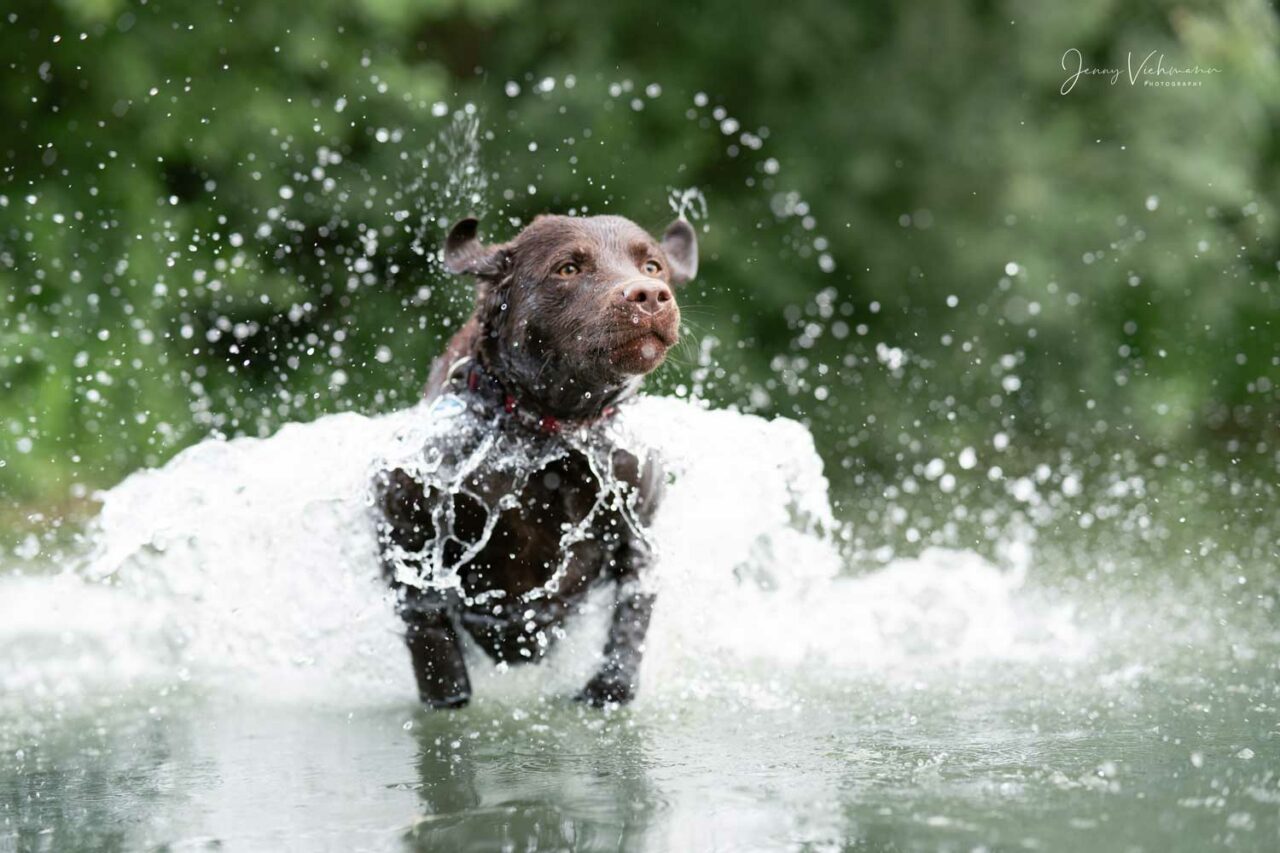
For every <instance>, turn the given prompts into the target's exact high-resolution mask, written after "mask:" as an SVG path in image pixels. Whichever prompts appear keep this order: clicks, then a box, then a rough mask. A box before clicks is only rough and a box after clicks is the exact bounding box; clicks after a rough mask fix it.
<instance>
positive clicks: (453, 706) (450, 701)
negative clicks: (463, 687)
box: [418, 693, 471, 711]
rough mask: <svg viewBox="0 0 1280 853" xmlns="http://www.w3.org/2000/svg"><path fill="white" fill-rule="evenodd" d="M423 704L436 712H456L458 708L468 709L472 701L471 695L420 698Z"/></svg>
mask: <svg viewBox="0 0 1280 853" xmlns="http://www.w3.org/2000/svg"><path fill="white" fill-rule="evenodd" d="M418 698H419V699H421V700H422V704H423V705H424V706H425V707H427V708H430V709H432V710H434V711H454V710H457V709H458V708H465V707H467V703H469V702H470V701H471V695H470V694H469V693H462V694H458V695H455V696H419V697H418Z"/></svg>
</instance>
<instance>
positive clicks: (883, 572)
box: [0, 400, 1280, 851]
mask: <svg viewBox="0 0 1280 853" xmlns="http://www.w3.org/2000/svg"><path fill="white" fill-rule="evenodd" d="M422 417H423V413H422V412H421V411H415V412H409V413H402V414H400V415H393V416H389V417H384V418H379V419H367V418H361V417H358V416H355V415H342V416H336V417H332V418H326V419H323V420H321V421H318V422H316V423H315V424H311V425H307V426H292V427H288V428H286V429H285V430H283V431H282V432H281V433H279V434H278V435H277V436H275V437H274V438H272V439H269V440H265V441H238V442H232V443H207V444H204V445H200V446H198V447H196V448H193V449H192V450H190V451H188V452H187V453H185V454H184V455H182V456H181V457H179V458H178V459H177V460H175V462H174V463H172V464H171V465H170V466H168V467H167V468H166V469H163V470H161V471H158V472H144V473H142V474H139V475H137V476H135V477H134V478H131V479H130V480H129V481H126V483H124V484H122V485H121V486H120V487H118V488H117V489H115V490H113V491H112V492H110V493H108V494H107V495H106V496H105V499H104V507H103V513H102V516H101V519H100V520H99V522H98V523H97V525H96V526H95V529H94V530H93V532H92V533H91V536H90V538H89V540H88V541H89V545H88V547H87V551H86V553H85V555H84V556H83V557H82V558H81V559H79V560H77V570H76V572H75V573H61V572H58V571H55V570H54V569H51V568H50V565H49V561H48V558H46V557H42V556H40V555H38V554H34V553H30V552H28V553H27V554H26V556H27V558H28V559H26V560H19V559H18V558H17V557H14V558H10V561H11V563H12V565H11V566H9V567H8V568H7V574H6V575H4V576H3V577H0V851H7V850H51V851H52V850H56V851H70V850H113V849H122V850H134V849H147V850H150V849H164V850H205V849H208V850H330V849H331V850H388V849H391V850H395V849H422V850H495V849H505V850H565V849H575V850H657V851H665V850H691V851H692V850H698V851H702V850H815V851H817V850H983V849H986V850H1016V849H1026V850H1078V849H1090V850H1118V851H1119V850H1149V851H1164V850H1206V849H1216V848H1226V849H1242V850H1274V849H1277V848H1280V677H1278V675H1280V672H1278V669H1277V660H1278V659H1280V622H1278V620H1277V618H1276V613H1275V603H1276V580H1275V570H1274V563H1273V558H1274V545H1273V544H1271V545H1268V544H1267V542H1268V541H1271V542H1272V543H1273V540H1268V538H1267V534H1266V531H1265V530H1264V525H1266V524H1270V523H1272V520H1271V519H1269V518H1266V517H1262V516H1260V515H1256V514H1255V520H1254V521H1252V522H1250V521H1247V520H1246V522H1243V523H1242V524H1241V525H1239V526H1237V527H1235V528H1232V529H1229V530H1225V531H1224V530H1223V529H1222V528H1221V527H1220V526H1219V525H1217V524H1216V523H1210V519H1209V516H1207V515H1206V516H1204V517H1203V518H1200V519H1191V520H1187V519H1185V518H1184V521H1186V525H1185V529H1183V530H1182V531H1181V533H1180V534H1179V535H1178V536H1171V537H1168V538H1167V539H1165V540H1162V541H1154V540H1153V541H1152V542H1149V543H1147V544H1144V545H1143V546H1142V547H1140V548H1135V549H1134V550H1133V552H1132V554H1134V555H1137V556H1133V555H1129V556H1125V557H1124V558H1123V559H1121V558H1120V557H1119V556H1118V555H1119V551H1118V550H1117V546H1116V544H1115V542H1114V541H1113V542H1110V543H1109V544H1107V540H1099V539H1098V538H1097V537H1096V536H1093V537H1091V538H1088V539H1086V537H1085V536H1084V535H1083V533H1082V534H1081V535H1080V537H1079V541H1080V543H1081V544H1080V547H1079V548H1078V549H1073V548H1071V546H1070V543H1071V542H1072V541H1074V538H1075V537H1074V535H1062V534H1061V533H1060V534H1059V535H1058V536H1057V537H1056V538H1054V537H1049V536H1046V537H1042V538H1041V539H1038V540H1037V539H1031V540H1021V539H1018V538H1016V537H1014V538H1012V539H1011V540H1010V541H1008V542H1005V543H1001V547H1000V548H994V549H991V550H992V551H994V552H998V553H999V555H1000V556H999V557H998V558H997V559H994V560H989V559H987V558H985V557H983V556H979V554H978V553H976V552H975V551H974V550H969V549H966V548H961V547H952V548H938V547H929V548H925V549H923V551H921V552H920V553H918V554H917V555H915V556H902V557H888V558H886V559H883V560H881V561H879V562H878V563H875V564H874V565H873V564H870V563H868V562H866V561H864V560H861V559H858V558H857V557H856V555H852V552H851V549H850V548H849V547H847V546H848V542H849V540H850V533H849V531H850V530H852V531H854V533H855V534H856V532H857V531H858V529H859V525H860V521H859V519H858V518H853V517H841V516H842V512H841V511H837V512H835V513H834V514H833V513H832V512H831V508H830V505H829V502H828V497H827V493H826V483H825V480H824V479H823V477H822V466H821V462H820V460H818V458H817V456H816V454H815V453H814V452H813V447H812V441H811V440H810V439H809V437H808V434H807V432H805V431H804V430H803V428H801V427H800V426H798V425H796V424H793V423H790V422H786V421H777V422H773V423H765V422H764V421H761V420H758V419H755V418H750V417H747V416H743V415H737V414H733V413H729V412H705V411H701V410H699V409H698V408H697V407H696V406H693V405H691V404H688V403H684V402H679V401H674V400H650V401H646V402H645V403H642V404H640V405H639V406H638V407H636V409H635V410H633V411H632V412H631V413H629V414H628V415H627V423H628V424H629V426H630V427H632V428H634V429H636V430H637V431H638V432H642V433H644V434H645V435H646V436H647V437H648V438H649V439H650V440H651V441H652V442H653V443H655V444H657V445H659V446H661V447H662V448H663V450H664V452H665V453H667V454H668V456H669V457H670V458H672V459H673V460H674V461H675V468H676V470H677V472H678V476H677V478H676V482H675V483H674V484H673V485H672V487H671V490H670V493H669V495H668V500H667V502H666V504H665V505H664V509H663V511H662V514H661V515H660V517H659V519H658V520H657V522H656V533H657V535H658V538H659V541H660V543H661V548H662V559H663V563H662V565H663V576H662V580H661V584H662V587H661V593H660V599H659V602H660V603H659V610H658V613H657V615H656V616H655V622H654V626H653V633H652V636H651V642H650V648H649V650H648V654H647V657H646V664H645V668H644V670H643V673H642V677H643V684H642V687H641V695H640V698H639V699H638V701H637V702H636V703H635V704H634V705H633V706H630V707H628V708H626V709H622V710H616V711H611V712H597V711H592V710H590V709H587V708H583V707H580V706H578V705H575V704H574V703H573V702H571V701H570V700H569V699H568V698H567V697H568V696H570V695H571V694H572V692H573V689H574V687H575V686H577V685H579V684H580V683H581V682H582V679H583V678H584V675H585V673H588V672H589V671H590V669H591V666H592V664H593V655H594V654H595V653H596V650H597V649H598V648H599V639H600V627H601V625H600V622H601V611H602V609H603V602H602V601H600V600H596V601H595V602H594V603H593V606H592V607H591V608H589V611H588V612H587V613H584V614H583V615H582V617H581V618H580V619H579V620H578V621H579V623H580V624H575V625H574V626H573V627H572V630H571V631H570V634H569V636H567V637H566V638H564V641H563V642H562V648H561V649H560V650H559V651H558V652H557V653H556V654H555V655H554V656H553V659H552V660H551V661H549V663H548V665H547V666H545V667H533V668H516V669H512V670H510V671H505V672H504V671H499V670H498V669H496V668H494V667H492V666H487V665H485V664H483V663H482V662H480V661H476V662H475V664H474V665H473V678H474V680H475V683H476V697H475V700H474V701H473V704H472V705H471V706H470V707H468V708H467V709H465V710H462V711H458V712H451V713H430V712H424V711H422V710H420V709H419V708H418V707H417V706H416V703H415V702H414V699H413V685H412V678H411V675H410V673H409V669H408V663H407V656H406V654H405V652H404V650H403V649H402V647H401V643H400V639H399V637H398V636H397V635H396V627H397V626H396V623H395V619H394V616H393V615H392V613H391V610H390V606H389V604H388V602H387V601H386V599H385V595H384V594H383V590H382V588H381V586H380V585H379V584H378V583H377V580H376V570H375V569H374V567H373V566H372V564H371V562H370V554H371V540H370V539H369V533H368V530H367V517H366V515H365V512H366V507H365V504H364V497H363V484H364V483H365V482H366V480H367V474H368V470H369V466H370V464H371V463H372V461H373V460H374V459H376V458H377V457H378V455H379V454H381V453H383V452H384V451H387V450H388V448H393V447H396V446H399V445H402V444H406V443H407V444H410V445H411V444H412V442H413V440H414V436H415V435H416V433H415V432H414V429H415V424H416V423H417V422H418V421H420V419H421V418H422ZM1052 487H1053V482H1052V481H1051V480H1046V482H1044V483H1039V484H1036V485H1035V487H1034V489H1033V491H1036V490H1038V492H1039V493H1047V492H1048V490H1049V489H1051V488H1052ZM1013 488H1014V490H1015V491H1020V492H1023V493H1024V494H1023V495H1022V496H1021V498H1020V499H1022V500H1023V501H1024V503H1035V500H1034V498H1033V495H1032V493H1031V492H1028V491H1027V489H1028V487H1027V486H1024V485H1017V486H1015V487H1013ZM1073 491H1074V489H1073ZM873 498H874V496H873ZM1154 503H1158V501H1155V502H1154ZM843 514H845V515H850V514H851V513H848V512H845V513H843ZM1100 515H1105V513H1101V514H1100ZM1175 515H1176V512H1175ZM1092 532H1093V533H1096V528H1094V529H1093V531H1092ZM1135 538H1137V534H1136V533H1135ZM1250 543H1251V544H1250ZM1245 545H1249V547H1244V546H1245ZM979 550H981V549H979ZM1268 554H1270V555H1271V557H1270V558H1268V556H1267V555H1268Z"/></svg>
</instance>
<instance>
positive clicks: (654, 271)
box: [643, 260, 662, 275]
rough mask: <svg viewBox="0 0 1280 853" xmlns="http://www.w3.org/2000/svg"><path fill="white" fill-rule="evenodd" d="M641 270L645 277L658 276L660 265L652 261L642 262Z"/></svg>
mask: <svg viewBox="0 0 1280 853" xmlns="http://www.w3.org/2000/svg"><path fill="white" fill-rule="evenodd" d="M643 269H644V272H645V275H658V274H659V273H661V272H662V264H660V263H658V262H657V261H654V260H648V261H645V262H644V267H643Z"/></svg>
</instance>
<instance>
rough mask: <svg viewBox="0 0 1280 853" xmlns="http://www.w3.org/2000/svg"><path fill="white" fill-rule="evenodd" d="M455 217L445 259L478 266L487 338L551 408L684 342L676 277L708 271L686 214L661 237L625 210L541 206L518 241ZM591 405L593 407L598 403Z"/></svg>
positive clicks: (623, 377) (645, 368) (514, 374)
mask: <svg viewBox="0 0 1280 853" xmlns="http://www.w3.org/2000/svg"><path fill="white" fill-rule="evenodd" d="M478 225H479V223H478V222H477V221H476V220H475V219H474V218H468V219H463V220H462V221H461V222H459V223H458V224H456V225H454V226H453V228H452V229H451V230H450V232H449V236H448V238H447V239H446V241H445V248H444V262H445V267H446V268H447V269H448V270H449V271H450V272H452V273H458V274H469V275H473V276H475V277H476V279H477V282H478V286H479V304H478V307H477V314H478V317H479V319H480V322H481V326H482V335H483V339H482V341H481V348H482V351H483V352H484V354H485V357H486V359H487V360H488V361H489V363H490V364H491V365H493V367H494V368H495V369H496V370H498V371H500V373H501V378H502V379H503V381H504V382H507V383H510V384H512V385H514V386H516V387H517V388H518V389H519V390H520V392H521V393H522V394H526V395H529V396H532V397H534V398H537V399H540V400H542V401H543V402H544V404H546V405H547V406H548V407H549V408H552V409H554V408H564V406H566V405H569V406H571V407H572V408H574V409H577V408H579V407H578V406H576V405H572V404H573V400H574V398H575V396H577V397H581V396H582V395H586V396H585V398H584V399H585V400H586V401H590V400H592V399H593V396H594V398H595V399H596V400H599V399H600V397H599V395H601V394H607V393H610V392H611V391H616V390H618V389H621V388H625V387H627V386H628V385H634V384H635V383H636V381H637V380H638V379H639V378H640V377H642V376H644V375H645V374H647V373H649V372H651V371H652V370H654V369H655V368H656V367H657V366H658V365H660V364H661V363H662V361H663V359H664V358H665V357H666V354H667V351H668V350H669V349H670V348H671V347H672V346H673V345H674V344H675V343H676V341H677V339H678V337H679V329H680V309H679V307H678V306H677V305H676V298H675V293H674V290H673V288H674V286H676V285H679V284H683V283H685V282H687V281H689V280H690V279H691V278H693V276H694V275H695V274H696V273H697V268H698V241H697V236H696V235H695V233H694V230H693V227H692V226H690V225H689V223H688V222H686V221H684V220H682V219H678V220H676V221H675V222H673V223H671V225H669V226H668V227H667V229H666V231H665V232H664V233H663V235H662V239H661V240H655V239H654V238H653V237H651V236H650V235H649V234H648V233H647V232H645V230H644V229H642V228H640V226H638V225H636V224H635V223H634V222H631V221H630V220H629V219H624V218H623V217H621V216H590V217H570V216H539V217H538V218H536V219H535V220H534V221H533V222H532V223H530V224H529V226H528V227H526V228H525V229H524V230H523V231H521V232H520V233H519V234H518V235H516V237H515V238H514V239H512V240H511V241H510V242H507V243H503V244H501V245H492V246H490V245H485V244H483V243H481V242H480V240H479V238H478V235H477V229H478ZM586 408H590V403H589V402H588V403H587V405H586Z"/></svg>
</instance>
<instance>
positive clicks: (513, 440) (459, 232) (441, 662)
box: [377, 216, 698, 708]
mask: <svg viewBox="0 0 1280 853" xmlns="http://www.w3.org/2000/svg"><path fill="white" fill-rule="evenodd" d="M477 229H478V222H477V220H475V219H474V218H468V219H464V220H462V221H461V222H459V223H457V224H456V225H455V226H454V227H453V228H452V229H451V230H450V232H449V234H448V237H447V238H446V241H445V247H444V263H445V267H446V268H447V269H448V270H449V271H450V272H451V273H454V274H463V275H470V276H474V277H475V279H476V284H477V298H476V308H475V313H474V314H473V315H472V317H471V318H470V320H469V321H468V322H467V323H466V324H465V325H464V326H463V327H462V328H461V329H460V330H459V331H458V333H457V334H456V335H454V337H453V338H452V340H451V341H450V342H449V344H448V346H447V347H446V348H445V351H444V353H443V354H442V355H441V356H440V357H439V358H437V359H436V361H435V362H434V364H433V366H432V370H431V378H430V380H429V383H428V386H427V397H428V399H434V400H438V401H439V400H444V399H446V398H447V399H448V400H449V401H450V402H452V403H453V404H454V405H455V406H458V405H460V406H465V407H466V409H467V410H468V411H470V412H471V413H474V414H475V415H477V416H478V418H479V420H478V421H477V422H478V423H480V424H481V427H480V428H478V429H473V430H459V431H457V432H456V433H452V434H446V435H444V436H442V437H441V438H439V439H438V440H434V441H433V442H432V443H433V444H434V445H435V446H429V447H425V448H423V454H424V455H425V456H427V457H430V458H431V459H432V460H433V462H432V464H433V465H434V466H435V467H434V468H432V470H433V471H434V472H436V475H435V476H431V477H426V476H423V475H422V474H421V473H416V472H415V471H414V470H413V469H412V468H411V467H410V466H403V467H398V468H394V469H392V470H388V471H386V472H383V473H382V474H380V475H379V477H378V484H377V505H378V510H379V511H380V515H381V519H380V521H379V543H380V546H381V549H382V556H383V565H384V567H385V569H386V573H387V576H388V578H389V579H390V582H391V583H392V585H393V587H394V588H395V589H396V596H397V604H398V610H399V613H400V615H401V617H402V618H403V620H404V623H405V629H406V631H405V637H406V642H407V644H408V647H409V654H410V658H411V660H412V664H413V670H414V674H415V676H416V678H417V683H418V692H419V695H420V697H421V699H422V702H423V703H424V704H426V705H429V706H431V707H436V708H450V707H460V706H462V705H465V704H466V703H467V701H468V700H469V698H470V695H471V686H470V681H469V679H468V676H467V669H466V664H465V662H464V660H463V655H462V648H461V645H460V638H461V633H460V632H462V631H465V632H467V633H468V634H469V635H470V636H471V637H472V638H474V640H475V641H476V643H477V644H478V645H479V646H480V647H481V648H482V649H484V650H485V652H487V653H488V654H489V655H490V656H491V657H492V658H493V659H494V660H497V661H505V662H507V663H512V664H514V663H523V662H529V661H536V660H538V659H540V658H541V657H542V656H543V655H544V654H545V653H546V650H547V648H548V647H549V646H550V644H551V642H552V641H553V640H554V638H555V636H556V634H557V632H558V630H559V628H560V626H561V624H562V623H563V622H564V621H565V619H566V618H568V617H569V616H570V615H571V614H572V613H573V612H575V610H576V609H578V608H579V607H580V605H581V603H582V601H583V600H584V598H585V596H586V594H587V592H588V590H589V589H590V588H592V587H593V586H595V585H596V584H598V583H601V582H612V583H613V584H614V585H615V597H614V604H613V612H612V617H611V621H610V626H609V633H608V639H607V641H606V644H605V649H604V660H603V663H602V664H601V666H600V668H599V670H598V671H597V672H596V674H595V675H594V677H592V678H591V680H590V681H589V682H588V683H587V685H586V686H585V687H584V688H583V689H582V691H581V693H580V694H579V696H578V698H579V699H581V700H583V701H586V702H589V703H591V704H593V705H596V706H603V705H606V704H609V703H624V702H627V701H629V700H630V699H631V698H632V697H633V696H634V695H635V692H636V688H637V675H638V670H639V666H640V661H641V656H642V654H643V651H644V641H645V634H646V632H647V630H648V626H649V619H650V615H651V613H652V611H653V606H654V594H653V591H652V587H651V585H650V584H648V583H647V582H646V578H647V576H648V575H649V570H650V565H651V563H652V553H651V548H650V546H649V542H648V539H647V537H646V535H645V528H646V527H647V525H648V524H649V522H650V520H651V519H652V517H653V513H654V510H655V509H656V507H657V503H658V500H659V498H660V492H661V484H662V471H661V467H660V460H658V459H657V458H656V457H655V456H654V455H653V454H651V453H643V454H641V455H642V456H643V457H644V458H638V457H637V455H636V454H635V453H633V452H631V451H629V450H627V449H626V448H624V447H621V446H615V445H614V444H612V443H611V441H610V439H609V430H608V426H609V420H610V418H611V417H612V415H613V413H614V412H615V411H616V409H617V407H618V406H619V405H620V404H622V403H623V402H625V401H626V400H627V398H629V397H631V396H632V395H634V394H635V393H636V391H637V389H638V387H639V385H640V383H641V380H642V379H643V377H644V376H645V375H646V374H648V373H650V372H651V371H653V370H654V369H655V368H657V367H658V365H660V364H661V363H662V361H663V359H664V358H665V356H666V353H667V351H668V350H669V349H670V348H671V347H672V346H673V345H674V344H675V343H676V341H677V338H678V335H679V326H680V311H679V308H678V307H677V305H676V299H675V294H674V292H673V287H674V286H675V285H679V284H683V283H684V282H687V281H689V280H690V279H691V278H693V276H694V275H695V274H696V272H697V265H698V247H697V237H696V235H695V233H694V230H693V228H692V227H691V226H690V225H689V223H688V222H686V221H684V220H676V221H675V222H673V223H672V224H671V225H670V226H669V227H668V228H667V229H666V231H665V232H664V234H663V236H662V238H661V239H660V240H655V239H654V238H653V237H651V236H650V235H649V234H648V233H647V232H645V231H644V230H643V229H641V228H640V227H639V226H637V225H636V224H635V223H633V222H631V221H630V220H627V219H624V218H622V217H619V216H592V217H582V218H576V217H566V216H540V217H538V218H537V219H535V220H534V221H533V222H532V223H530V224H529V226H528V227H526V228H525V229H524V230H523V231H521V232H520V233H519V234H518V235H517V236H516V237H515V238H514V239H512V240H511V241H510V242H507V243H503V244H500V245H485V244H484V243H482V242H481V241H480V239H479V238H478V234H477ZM495 442H496V443H497V445H501V446H505V447H508V448H515V449H517V450H520V451H522V452H524V453H525V456H526V458H531V459H536V460H538V461H537V462H536V463H535V467H537V468H538V470H535V471H529V470H520V466H516V467H513V466H511V465H509V464H503V463H501V462H500V461H498V460H499V459H500V457H499V456H498V455H496V454H494V453H493V452H492V451H491V450H490V449H491V448H492V447H494V446H496V445H495ZM481 451H483V452H481ZM486 453H487V454H488V455H486ZM440 471H447V472H449V476H448V477H444V476H440V475H439V472H440ZM435 575H441V576H443V575H448V576H449V578H450V580H451V583H449V584H439V583H433V576H435Z"/></svg>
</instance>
